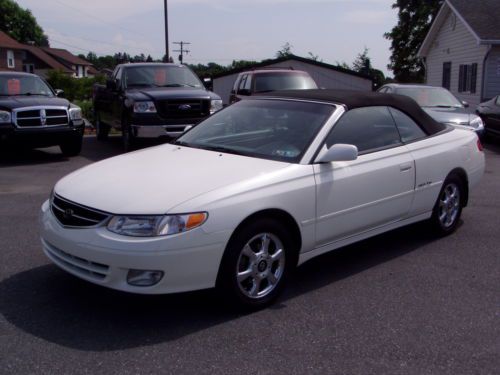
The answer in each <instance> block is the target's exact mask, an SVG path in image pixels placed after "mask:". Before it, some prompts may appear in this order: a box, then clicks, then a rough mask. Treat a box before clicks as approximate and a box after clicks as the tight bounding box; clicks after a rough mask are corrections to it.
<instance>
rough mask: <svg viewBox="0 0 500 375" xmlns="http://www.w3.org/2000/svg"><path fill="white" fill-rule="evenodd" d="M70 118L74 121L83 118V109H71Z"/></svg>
mask: <svg viewBox="0 0 500 375" xmlns="http://www.w3.org/2000/svg"><path fill="white" fill-rule="evenodd" d="M69 118H70V119H72V120H73V121H80V120H82V110H81V108H79V107H73V108H70V109H69Z"/></svg>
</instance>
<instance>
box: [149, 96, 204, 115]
mask: <svg viewBox="0 0 500 375" xmlns="http://www.w3.org/2000/svg"><path fill="white" fill-rule="evenodd" d="M157 109H158V112H159V113H160V115H161V116H162V117H164V118H169V119H170V118H172V119H182V118H203V117H206V116H208V115H209V114H210V100H206V99H171V100H162V101H159V102H157Z"/></svg>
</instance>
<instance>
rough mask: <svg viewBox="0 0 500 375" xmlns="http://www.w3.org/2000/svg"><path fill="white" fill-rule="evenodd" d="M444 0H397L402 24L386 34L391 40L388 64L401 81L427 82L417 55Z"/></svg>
mask: <svg viewBox="0 0 500 375" xmlns="http://www.w3.org/2000/svg"><path fill="white" fill-rule="evenodd" d="M442 3H443V0H396V2H395V3H394V4H393V5H392V7H393V8H394V9H398V18H399V19H398V23H397V25H396V26H394V28H393V29H392V30H391V31H390V32H388V33H385V34H384V37H385V38H386V39H389V40H390V41H391V52H392V55H391V62H390V64H389V65H388V66H387V67H388V68H389V69H391V70H392V71H393V72H394V78H395V79H396V81H398V82H423V81H424V77H425V70H424V65H423V64H422V61H420V59H419V58H418V56H417V53H418V50H419V49H420V47H421V45H422V43H423V41H424V39H425V36H426V35H427V32H428V31H429V28H430V26H431V24H432V21H433V19H434V17H435V16H436V14H437V12H438V11H439V8H440V6H441V4H442Z"/></svg>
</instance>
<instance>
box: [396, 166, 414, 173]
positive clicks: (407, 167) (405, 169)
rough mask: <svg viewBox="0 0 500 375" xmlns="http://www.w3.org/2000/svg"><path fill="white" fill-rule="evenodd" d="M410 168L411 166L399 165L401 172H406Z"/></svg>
mask: <svg viewBox="0 0 500 375" xmlns="http://www.w3.org/2000/svg"><path fill="white" fill-rule="evenodd" d="M411 168H412V165H411V164H400V165H399V170H400V171H401V172H406V171H409V170H410V169H411Z"/></svg>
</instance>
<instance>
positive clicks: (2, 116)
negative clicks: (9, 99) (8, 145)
mask: <svg viewBox="0 0 500 375" xmlns="http://www.w3.org/2000/svg"><path fill="white" fill-rule="evenodd" d="M10 120H11V115H10V112H7V111H0V124H5V123H9V122H10Z"/></svg>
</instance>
